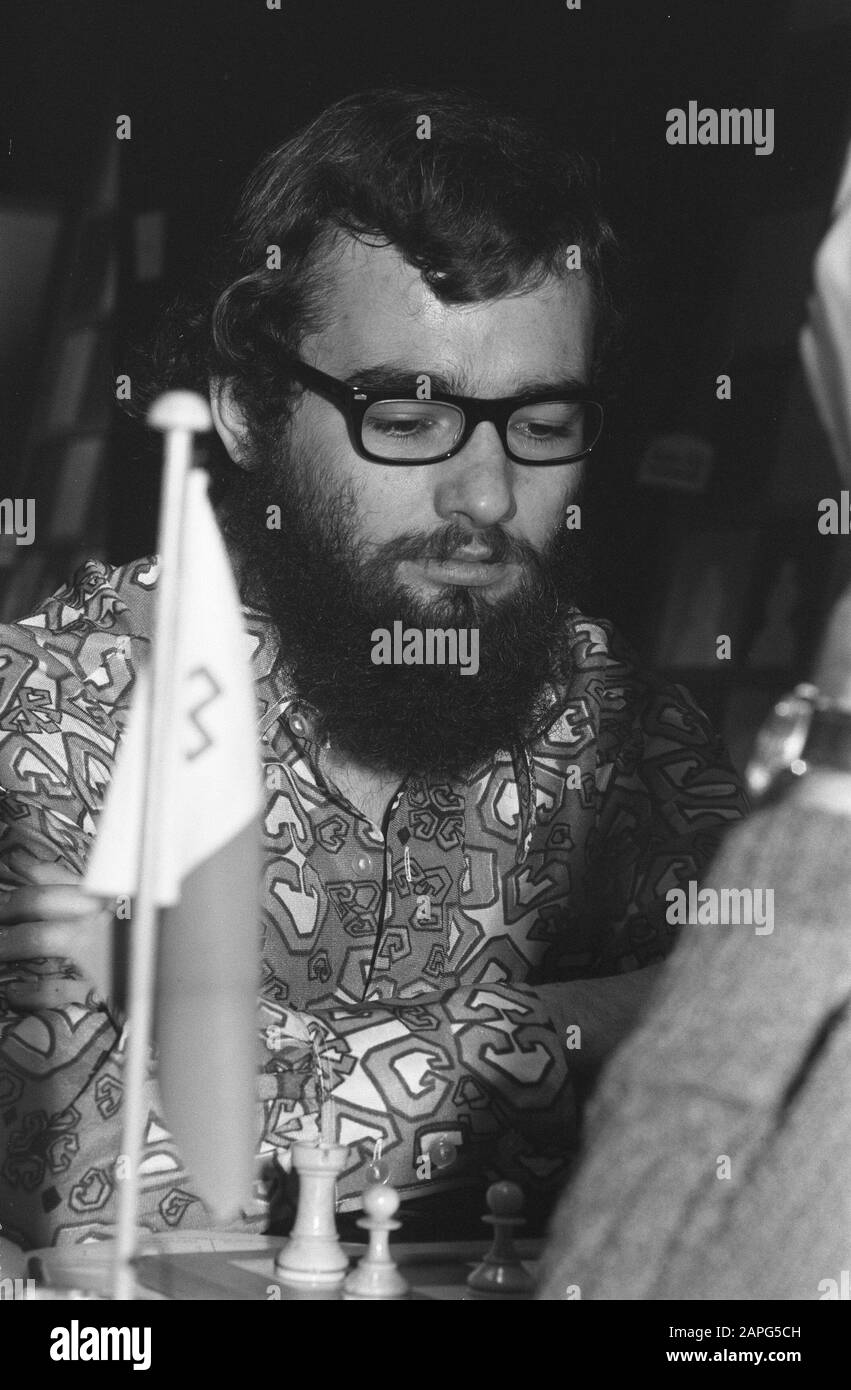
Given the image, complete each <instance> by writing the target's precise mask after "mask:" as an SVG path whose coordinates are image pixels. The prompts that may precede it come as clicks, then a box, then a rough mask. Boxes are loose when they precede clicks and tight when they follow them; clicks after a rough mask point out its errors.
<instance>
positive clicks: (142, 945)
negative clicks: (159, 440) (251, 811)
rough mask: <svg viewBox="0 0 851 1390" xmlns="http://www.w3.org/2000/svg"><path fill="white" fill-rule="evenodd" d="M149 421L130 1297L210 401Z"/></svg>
mask: <svg viewBox="0 0 851 1390" xmlns="http://www.w3.org/2000/svg"><path fill="white" fill-rule="evenodd" d="M148 424H149V425H151V426H152V427H153V428H154V429H157V430H161V431H162V432H163V433H164V434H165V446H164V448H165V458H164V465H163V479H162V487H161V491H160V526H159V548H158V553H159V558H160V575H159V579H158V584H157V607H156V618H155V622H154V636H153V647H152V652H151V702H150V718H149V724H148V729H147V739H146V745H145V748H146V756H145V765H146V777H145V805H144V812H143V818H142V843H141V846H140V854H139V887H138V893H137V896H136V903H135V907H134V911H133V918H132V924H131V932H130V978H129V998H128V1007H127V1020H128V1026H127V1057H126V1060H125V1066H124V1121H123V1132H122V1152H121V1155H120V1159H121V1160H123V1164H122V1167H121V1169H119V1170H118V1172H119V1173H120V1174H121V1177H120V1180H119V1185H118V1226H117V1231H116V1245H115V1264H114V1270H113V1297H114V1298H118V1299H132V1298H133V1296H134V1292H135V1278H134V1274H133V1266H132V1260H133V1256H134V1254H135V1250H136V1208H137V1205H138V1199H139V1164H140V1161H141V1156H142V1145H143V1138H144V1135H143V1126H144V1123H145V1111H144V1105H143V1095H144V1087H145V1081H146V1077H147V1070H148V1057H149V1051H150V1041H151V1031H152V1021H153V1007H154V980H155V972H156V947H157V912H158V908H159V903H158V902H157V894H156V875H157V867H158V862H159V842H160V833H161V822H162V814H163V799H164V796H165V795H166V784H167V778H168V772H169V762H170V755H173V753H174V752H175V751H176V750H174V749H173V745H172V735H173V732H174V731H173V727H172V721H173V718H174V680H175V669H174V655H175V650H176V642H177V625H178V617H179V613H178V599H179V594H180V562H181V552H182V544H181V542H182V535H183V518H184V502H185V496H186V478H187V475H188V473H189V469H190V467H191V465H192V436H193V434H196V433H197V434H201V433H206V432H207V431H208V430H209V429H211V428H212V417H211V415H210V408H209V406H208V405H207V403H206V401H205V400H203V399H202V397H201V396H197V395H195V394H194V393H193V392H191V391H171V392H169V393H168V394H167V395H164V396H160V397H159V398H158V399H157V400H156V401H154V404H153V405H152V407H151V409H150V411H149V412H148Z"/></svg>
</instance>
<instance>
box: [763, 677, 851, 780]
mask: <svg viewBox="0 0 851 1390" xmlns="http://www.w3.org/2000/svg"><path fill="white" fill-rule="evenodd" d="M816 768H825V769H829V770H831V771H836V772H849V773H851V707H849V706H847V705H843V704H841V703H840V702H839V701H838V700H831V699H828V698H827V697H826V696H824V695H822V694H821V692H820V691H819V690H818V689H817V687H816V686H814V685H808V684H801V685H797V686H796V687H795V689H794V690H793V691H791V692H790V693H789V694H788V695H784V696H783V697H782V698H781V699H780V700H778V702H777V704H776V705H775V706H774V709H773V710H772V712H771V714H770V715H769V716H768V718H767V719H766V721H765V723H764V724H763V726H762V728H761V729H760V731H759V733H758V734H757V737H756V741H755V743H754V750H753V754H752V756H751V759H750V762H749V763H748V767H747V771H746V774H745V776H746V780H747V784H748V789H749V791H750V793H751V795H752V796H753V797H754V799H755V800H756V801H764V800H765V799H766V798H770V797H772V796H773V795H776V794H777V793H778V792H780V791H782V790H783V789H784V788H786V787H787V786H788V785H789V784H790V782H793V781H794V780H795V779H796V778H798V777H802V776H804V775H805V774H806V773H807V772H809V771H811V770H814V769H816Z"/></svg>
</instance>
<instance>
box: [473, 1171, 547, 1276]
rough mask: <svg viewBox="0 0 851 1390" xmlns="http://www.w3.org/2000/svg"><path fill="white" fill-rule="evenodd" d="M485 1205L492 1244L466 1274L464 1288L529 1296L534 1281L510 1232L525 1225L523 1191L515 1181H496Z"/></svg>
mask: <svg viewBox="0 0 851 1390" xmlns="http://www.w3.org/2000/svg"><path fill="white" fill-rule="evenodd" d="M487 1204H488V1208H489V1210H490V1215H489V1216H483V1217H482V1220H483V1221H484V1222H485V1223H486V1224H487V1225H488V1226H492V1227H493V1244H492V1245H491V1248H490V1250H489V1251H488V1253H487V1254H486V1255H485V1258H484V1259H483V1260H482V1262H481V1264H480V1265H477V1266H476V1268H475V1269H474V1270H473V1272H472V1274H469V1275H468V1276H467V1287H468V1288H470V1289H472V1290H473V1291H474V1292H475V1293H480V1294H506V1295H508V1296H509V1297H512V1298H531V1296H532V1293H533V1290H534V1287H535V1283H534V1280H533V1278H532V1276H531V1274H530V1273H529V1271H528V1270H527V1269H526V1267H525V1266H524V1265H523V1264H521V1262H520V1260H519V1259H518V1256H517V1251H516V1249H515V1248H514V1237H513V1235H512V1232H513V1231H515V1230H517V1229H518V1227H520V1226H524V1225H525V1224H526V1222H525V1219H524V1217H522V1216H521V1215H520V1212H521V1210H522V1208H523V1192H522V1190H521V1189H520V1188H519V1187H518V1186H517V1184H516V1183H514V1182H495V1183H492V1184H491V1186H490V1187H489V1188H488V1191H487Z"/></svg>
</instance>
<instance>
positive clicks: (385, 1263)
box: [343, 1183, 411, 1299]
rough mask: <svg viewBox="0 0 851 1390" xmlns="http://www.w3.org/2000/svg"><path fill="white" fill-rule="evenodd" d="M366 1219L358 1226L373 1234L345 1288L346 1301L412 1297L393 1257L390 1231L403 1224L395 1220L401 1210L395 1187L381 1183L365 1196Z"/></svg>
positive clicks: (370, 1235)
mask: <svg viewBox="0 0 851 1390" xmlns="http://www.w3.org/2000/svg"><path fill="white" fill-rule="evenodd" d="M363 1209H364V1211H365V1212H366V1216H365V1217H362V1218H361V1220H360V1221H359V1222H358V1225H359V1226H360V1227H361V1229H362V1230H364V1231H368V1232H369V1245H368V1246H367V1251H366V1254H365V1255H364V1256H363V1258H362V1259H361V1261H360V1263H359V1265H358V1267H357V1269H356V1270H354V1271H353V1273H351V1274H350V1275H349V1277H348V1279H347V1280H346V1282H345V1284H344V1285H343V1298H344V1299H347V1298H409V1297H410V1293H411V1290H410V1287H409V1285H408V1283H407V1280H405V1279H403V1278H402V1275H401V1274H400V1273H399V1271H398V1269H397V1268H396V1264H395V1261H394V1260H393V1258H392V1256H391V1254H390V1248H389V1246H390V1232H391V1231H397V1230H398V1229H399V1227H400V1226H401V1224H402V1223H401V1221H394V1220H393V1217H394V1216H395V1214H396V1212H397V1211H398V1209H399V1194H398V1192H397V1191H396V1190H395V1188H393V1187H388V1186H387V1185H386V1184H384V1183H378V1184H376V1185H375V1186H373V1187H368V1188H367V1189H366V1192H365V1193H364V1194H363Z"/></svg>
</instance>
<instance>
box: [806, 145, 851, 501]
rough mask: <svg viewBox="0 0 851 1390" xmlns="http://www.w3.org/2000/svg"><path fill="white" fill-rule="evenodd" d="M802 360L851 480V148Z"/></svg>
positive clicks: (819, 261) (821, 258)
mask: <svg viewBox="0 0 851 1390" xmlns="http://www.w3.org/2000/svg"><path fill="white" fill-rule="evenodd" d="M813 281H814V283H813V293H812V295H811V296H810V300H809V305H808V310H809V322H808V323H807V324H806V325H805V327H804V328H803V329H802V330H801V338H800V347H801V357H802V359H803V363H804V368H805V371H806V374H807V380H808V382H809V386H810V390H811V392H812V394H813V399H814V400H815V403H816V406H817V407H818V411H819V415H820V416H821V420H822V423H823V425H824V427H825V429H826V431H827V433H828V436H829V437H830V441H831V444H832V445H833V449H834V453H835V454H836V461H837V463H838V464H839V466H840V467H841V468H842V470H843V473H844V475H845V477H846V478H849V477H851V146H849V149H848V153H847V156H846V161H845V167H844V170H843V173H842V176H841V178H840V180H839V188H838V190H837V194H836V199H835V201H834V205H833V220H832V222H831V225H830V229H829V230H828V233H827V235H826V237H825V238H824V240H823V242H822V243H821V246H820V247H819V249H818V252H817V253H816V258H815V266H814V271H813Z"/></svg>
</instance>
